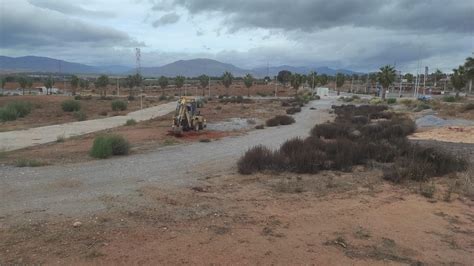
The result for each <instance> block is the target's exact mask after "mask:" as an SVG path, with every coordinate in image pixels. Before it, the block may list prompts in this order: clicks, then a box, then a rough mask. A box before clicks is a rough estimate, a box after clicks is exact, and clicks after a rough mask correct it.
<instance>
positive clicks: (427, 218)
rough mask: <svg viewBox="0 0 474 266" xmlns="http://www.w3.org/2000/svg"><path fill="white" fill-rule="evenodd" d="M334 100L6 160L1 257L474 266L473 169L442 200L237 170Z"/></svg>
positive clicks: (342, 180) (300, 131)
mask: <svg viewBox="0 0 474 266" xmlns="http://www.w3.org/2000/svg"><path fill="white" fill-rule="evenodd" d="M334 103H335V100H334V99H324V100H321V101H314V102H311V103H310V104H309V105H308V106H307V107H304V108H303V112H302V113H299V114H296V115H295V116H294V117H295V119H296V123H295V124H293V125H290V126H280V127H278V128H268V129H264V130H255V131H250V132H247V133H246V134H242V133H241V132H237V133H232V136H230V137H225V138H222V139H220V140H213V141H211V142H209V143H202V142H196V143H192V142H193V141H192V140H191V141H185V140H179V141H180V142H187V143H184V144H182V145H163V144H164V143H160V141H165V140H166V138H165V139H162V138H157V139H152V138H151V139H147V138H143V141H141V140H140V141H139V140H138V139H137V140H136V143H139V144H137V150H136V151H134V153H135V154H133V155H131V156H128V157H121V158H116V159H109V160H102V161H88V162H79V163H73V164H69V165H65V166H64V165H61V164H58V165H56V163H54V162H53V163H54V164H55V165H52V166H46V167H40V168H16V167H12V166H3V167H2V166H0V167H1V168H0V170H1V171H2V173H3V174H2V176H1V177H0V180H1V182H2V185H1V187H0V192H1V194H2V195H3V196H4V198H3V202H2V205H0V239H2V241H0V263H45V264H157V263H159V264H187V263H192V264H199V265H203V264H206V265H208V264H235V263H236V262H237V263H239V264H278V265H282V264H286V265H288V264H292V265H294V264H310V263H314V264H318V265H349V264H350V265H367V264H374V265H382V264H383V265H386V264H388V265H399V264H400V265H407V264H414V265H417V264H421V263H423V264H429V265H439V264H453V265H470V264H471V262H472V261H473V260H474V255H473V252H474V215H473V213H474V212H473V210H474V201H473V200H474V190H473V191H464V190H465V189H466V188H469V186H468V185H469V184H470V185H471V187H470V188H472V182H473V181H472V176H473V173H474V172H473V170H472V169H470V172H467V173H461V174H457V175H453V176H450V177H449V178H436V179H435V181H434V182H433V185H434V186H435V187H436V190H435V193H434V196H433V198H425V197H423V196H421V195H420V194H419V191H418V190H419V189H420V188H419V186H418V184H404V185H392V184H390V183H387V182H385V181H383V180H382V179H381V175H382V173H381V171H380V170H377V169H376V168H372V167H361V166H357V167H354V169H353V172H352V173H345V172H338V171H323V172H320V173H318V174H316V175H298V174H291V173H280V174H275V173H262V174H256V175H251V176H242V175H239V174H237V173H236V167H235V162H236V160H237V159H238V157H239V156H240V155H241V154H242V153H243V152H244V151H246V150H247V149H248V148H249V147H252V146H254V145H257V144H263V145H266V146H269V147H272V148H276V147H278V146H279V145H280V144H281V143H282V142H283V141H285V140H286V139H288V138H291V137H293V136H306V135H307V134H308V131H309V130H310V129H311V127H312V126H313V125H314V124H316V123H322V122H325V121H327V120H331V119H332V118H333V116H332V115H330V114H328V111H329V108H330V106H331V105H332V104H334ZM218 105H220V103H218ZM239 106H240V107H239ZM241 106H242V105H240V104H228V105H226V106H221V108H222V109H220V110H216V109H215V108H216V107H217V106H215V105H213V104H208V105H207V107H206V108H208V109H206V110H205V111H206V112H207V113H209V114H210V113H212V111H213V110H215V111H218V112H216V113H215V114H214V115H215V116H212V115H210V117H211V118H210V119H209V120H210V122H213V121H221V120H222V119H226V118H229V117H234V115H231V114H233V111H232V110H235V109H236V108H241ZM309 107H313V108H316V110H311V109H310V108H309ZM265 108H268V109H271V108H275V109H279V108H277V106H276V105H275V106H272V105H269V106H265ZM241 110H242V116H241V117H243V118H254V114H255V109H252V108H249V109H241ZM280 111H281V110H280ZM202 112H204V110H203V111H202ZM268 115H269V114H268V113H265V112H263V115H262V118H263V117H266V116H268ZM147 123H150V124H147ZM161 123H163V124H161ZM165 123H166V124H168V126H169V123H168V120H167V118H166V117H163V118H162V119H156V120H152V121H149V122H144V123H139V124H138V125H136V126H134V127H131V128H126V127H124V128H117V129H114V130H117V131H116V132H119V133H120V134H125V135H126V134H128V133H127V131H134V130H137V132H149V133H147V134H145V135H147V136H150V135H152V133H153V132H155V131H153V130H155V128H158V129H156V130H157V131H156V132H157V136H161V135H160V134H161V133H160V132H162V131H163V132H164V131H165ZM160 125H162V128H161V126H160ZM138 130H140V131H138ZM222 134H226V132H223V133H222ZM234 134H238V135H234ZM135 135H138V134H135V133H134V134H131V135H129V136H130V137H132V136H135ZM201 137H202V136H199V137H198V139H199V138H201ZM88 138H89V137H88V136H86V137H84V138H83V139H84V142H81V141H83V140H82V138H79V139H73V140H67V141H66V142H64V143H57V144H52V145H50V146H51V147H54V146H55V147H56V149H57V151H58V152H60V150H61V149H59V148H58V147H60V146H56V145H72V143H74V145H77V147H85V146H87V145H86V143H90V141H91V140H90V139H89V140H87V139H88ZM206 138H207V137H206ZM209 138H211V137H209ZM212 139H214V137H212ZM85 140H87V141H89V142H85ZM75 141H77V143H75ZM147 141H149V143H152V144H148V142H147ZM154 142H156V143H158V144H157V145H156V146H154V144H153V143H154ZM140 143H141V144H140ZM74 145H73V146H74ZM430 145H440V146H447V147H450V148H451V149H450V150H451V151H452V152H457V151H458V150H459V148H460V147H459V145H462V148H463V152H465V154H466V155H468V156H469V154H474V145H472V144H459V145H458V146H453V145H451V144H450V143H447V142H442V143H441V142H432V143H430ZM45 147H46V148H45ZM147 147H152V148H150V149H147ZM158 147H159V148H158ZM48 148H49V146H47V145H46V146H44V147H39V148H38V149H40V150H37V151H36V152H41V149H45V151H44V152H45V153H44V155H46V154H47V153H48V152H49V153H51V152H52V150H49V151H48ZM142 148H143V150H142ZM21 152H25V155H26V154H28V151H26V150H25V151H21ZM29 152H30V153H29V154H34V150H32V151H29ZM84 153H85V149H84V150H83V151H78V153H77V154H76V155H77V156H76V155H66V154H64V156H65V158H68V156H69V158H75V157H81V156H83V155H84ZM81 154H82V155H81ZM84 158H85V157H84ZM470 159H471V160H472V159H473V157H470ZM84 160H88V159H84ZM66 161H67V160H66ZM72 161H73V162H74V160H72ZM469 182H470V183H469ZM448 191H450V193H449V198H447V196H446V195H448ZM77 222H80V223H77ZM74 224H75V225H76V226H74Z"/></svg>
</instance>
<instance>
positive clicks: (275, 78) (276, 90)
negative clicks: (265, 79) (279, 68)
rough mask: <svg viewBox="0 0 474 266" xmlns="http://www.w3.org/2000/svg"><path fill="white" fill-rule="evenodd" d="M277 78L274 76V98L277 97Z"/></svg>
mask: <svg viewBox="0 0 474 266" xmlns="http://www.w3.org/2000/svg"><path fill="white" fill-rule="evenodd" d="M277 86H278V85H277V77H276V76H275V97H277Z"/></svg>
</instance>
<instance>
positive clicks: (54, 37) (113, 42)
mask: <svg viewBox="0 0 474 266" xmlns="http://www.w3.org/2000/svg"><path fill="white" fill-rule="evenodd" d="M28 18H38V19H28ZM0 20H1V23H0V31H1V40H2V41H1V42H0V47H1V48H12V47H15V48H28V47H29V48H32V49H36V48H38V47H41V46H48V47H70V46H83V45H93V46H142V45H143V43H138V42H136V41H134V40H132V39H131V38H130V36H129V35H128V34H127V33H125V32H121V31H118V30H115V29H112V28H108V27H102V26H96V25H93V24H89V23H85V22H82V21H80V20H77V19H71V18H68V17H67V16H65V15H62V14H58V13H54V12H51V11H47V10H43V9H39V8H32V7H31V6H24V7H20V8H18V9H17V10H16V11H15V12H3V13H2V17H1V18H0Z"/></svg>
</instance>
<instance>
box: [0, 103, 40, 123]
mask: <svg viewBox="0 0 474 266" xmlns="http://www.w3.org/2000/svg"><path fill="white" fill-rule="evenodd" d="M32 109H33V105H32V104H31V103H30V102H23V101H14V102H11V103H8V104H7V105H6V106H5V107H3V108H0V121H3V122H4V121H13V120H16V119H17V118H18V117H25V116H26V115H28V114H29V113H30V112H31V110H32Z"/></svg>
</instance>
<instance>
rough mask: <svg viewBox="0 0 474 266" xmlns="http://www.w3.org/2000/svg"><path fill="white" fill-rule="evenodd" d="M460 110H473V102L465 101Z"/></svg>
mask: <svg viewBox="0 0 474 266" xmlns="http://www.w3.org/2000/svg"><path fill="white" fill-rule="evenodd" d="M461 110H462V112H467V111H471V110H474V103H466V104H465V105H463V107H462V108H461Z"/></svg>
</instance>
